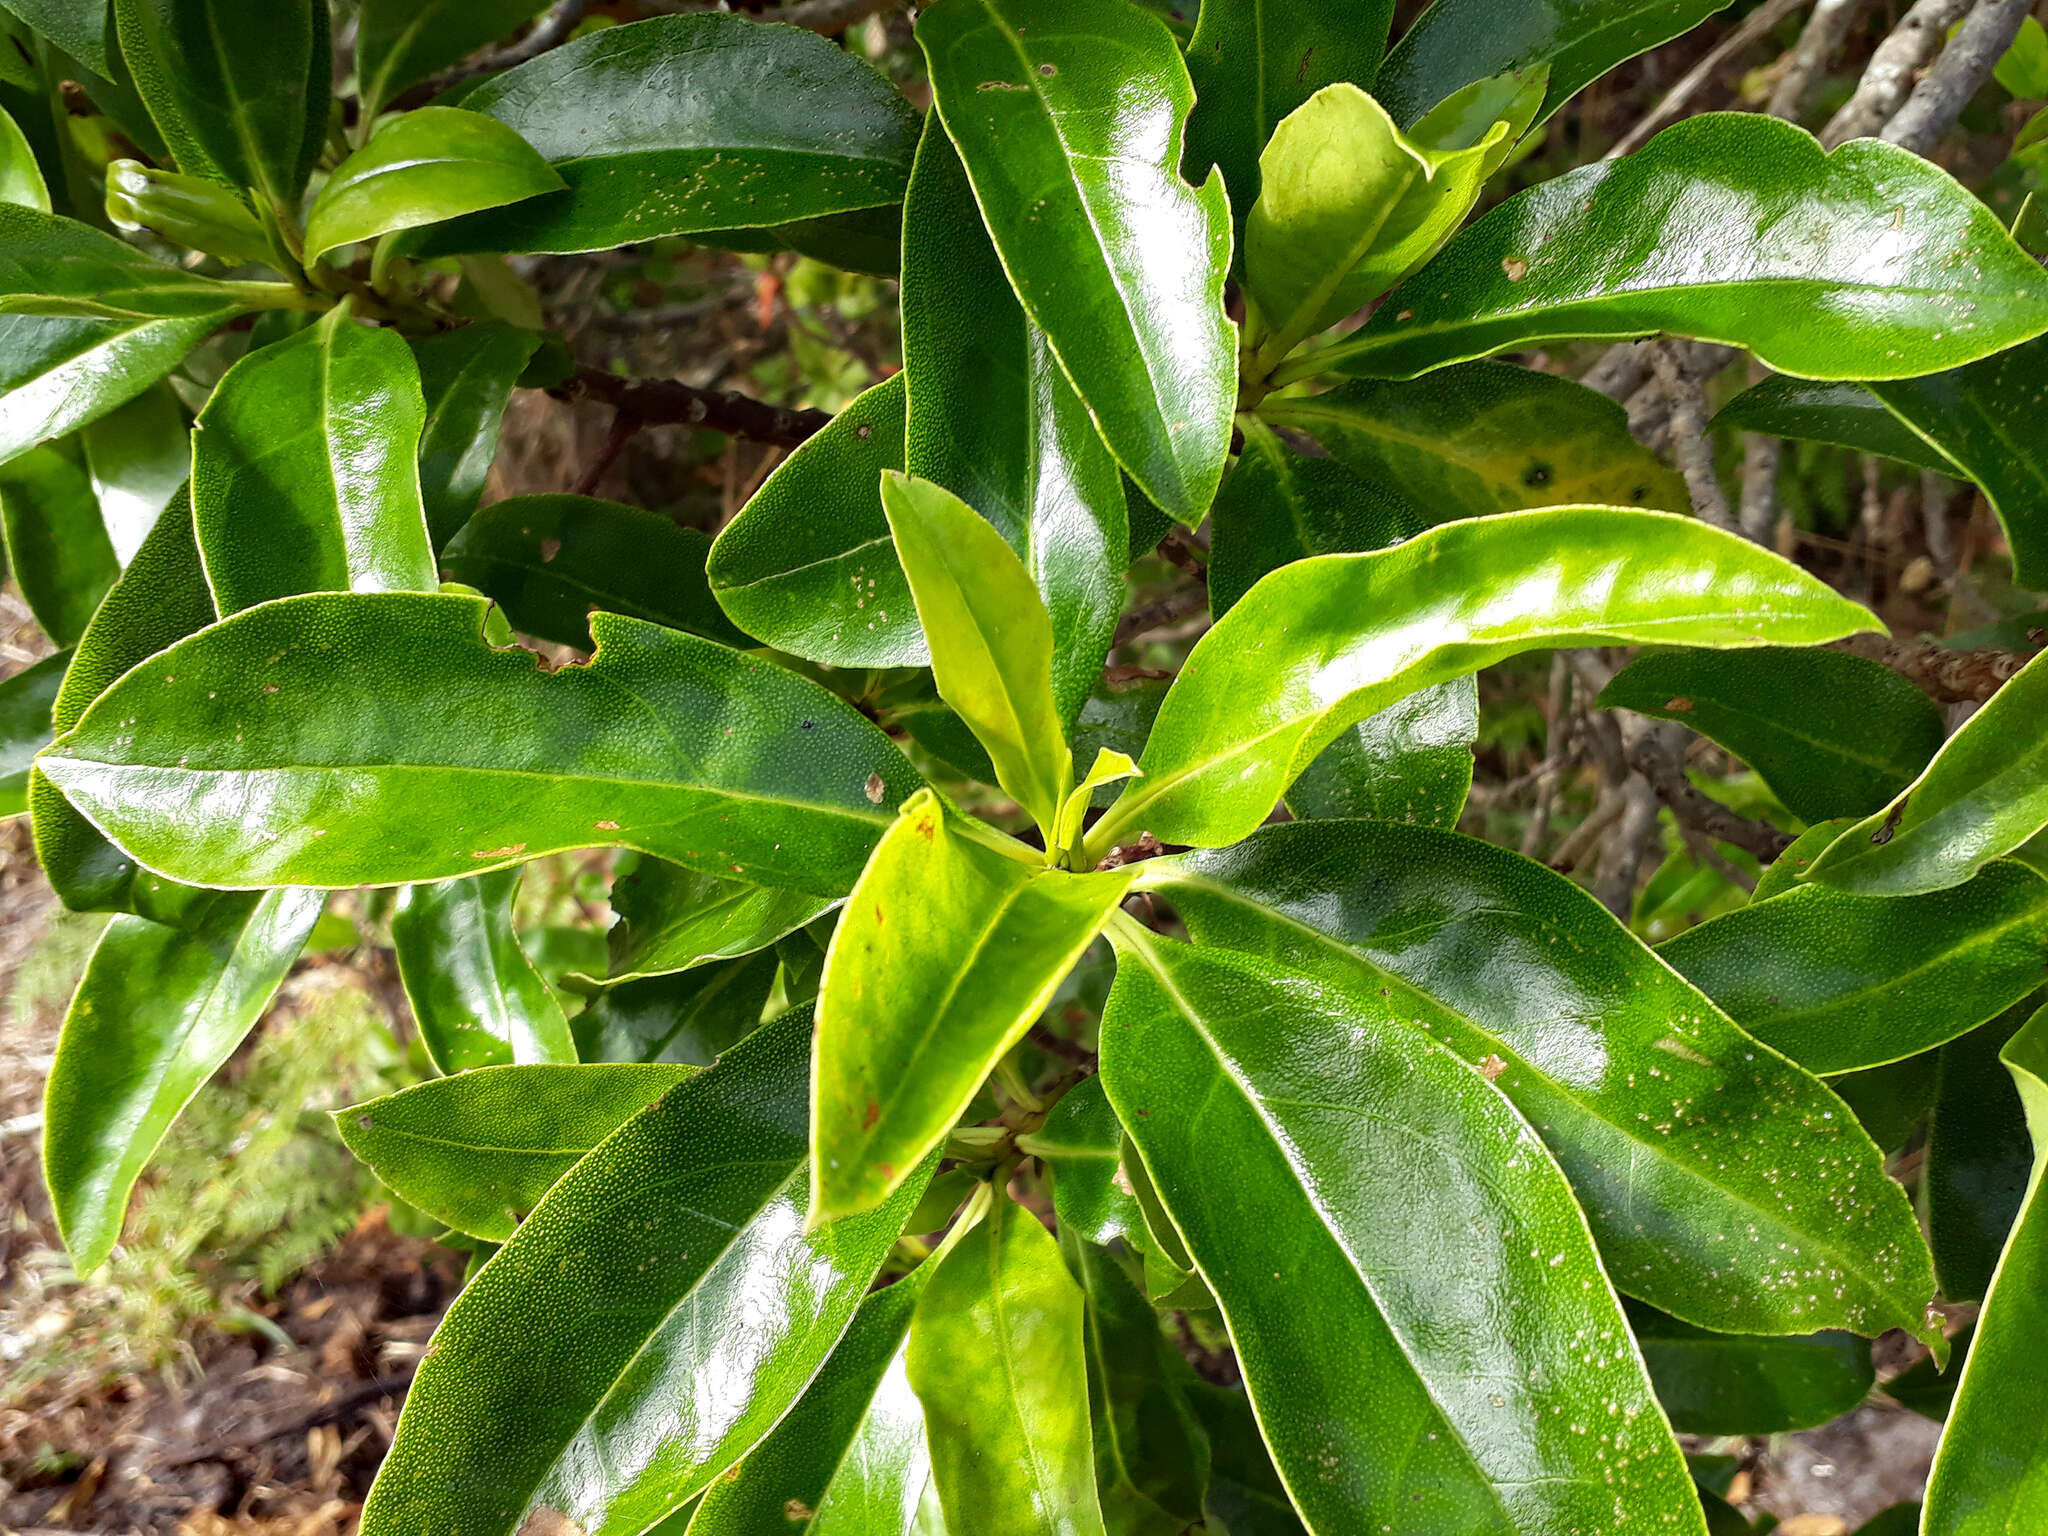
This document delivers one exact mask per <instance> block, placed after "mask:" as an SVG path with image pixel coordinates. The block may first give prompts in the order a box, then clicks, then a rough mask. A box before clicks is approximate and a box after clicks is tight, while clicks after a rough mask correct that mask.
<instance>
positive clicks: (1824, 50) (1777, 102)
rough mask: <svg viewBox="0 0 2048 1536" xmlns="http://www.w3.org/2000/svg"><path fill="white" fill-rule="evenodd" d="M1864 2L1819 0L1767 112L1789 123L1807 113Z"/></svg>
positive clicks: (1795, 46)
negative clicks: (1817, 83)
mask: <svg viewBox="0 0 2048 1536" xmlns="http://www.w3.org/2000/svg"><path fill="white" fill-rule="evenodd" d="M1863 5H1864V0H1820V3H1819V4H1818V5H1816V6H1814V8H1813V14H1812V15H1811V16H1809V17H1807V18H1806V30H1805V31H1803V32H1801V33H1800V34H1799V41H1798V43H1797V44H1796V45H1794V47H1793V49H1792V57H1791V59H1790V61H1789V62H1788V63H1787V64H1786V66H1785V73H1784V74H1782V75H1780V76H1779V77H1778V83H1777V85H1776V86H1774V87H1773V88H1772V90H1771V99H1770V103H1769V104H1768V105H1767V106H1766V107H1765V108H1764V110H1765V111H1766V112H1768V113H1770V114H1771V116H1773V117H1782V118H1784V119H1785V121H1786V122H1788V123H1796V122H1798V121H1799V119H1800V117H1801V116H1802V115H1803V114H1804V113H1805V111H1806V101H1807V97H1808V96H1809V95H1811V94H1812V91H1813V83H1814V81H1815V80H1817V79H1819V78H1820V76H1821V74H1822V72H1823V71H1825V70H1826V69H1827V67H1828V63H1829V61H1830V60H1832V59H1833V58H1834V56H1835V54H1836V52H1837V51H1838V50H1839V49H1840V48H1841V46H1842V39H1843V38H1844V37H1846V36H1848V33H1849V24H1850V23H1851V22H1853V21H1854V20H1855V19H1856V16H1857V13H1858V12H1859V11H1861V10H1862V9H1863Z"/></svg>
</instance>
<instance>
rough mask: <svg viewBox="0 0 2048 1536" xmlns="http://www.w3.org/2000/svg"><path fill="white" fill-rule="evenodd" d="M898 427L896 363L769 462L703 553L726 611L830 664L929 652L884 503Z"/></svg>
mask: <svg viewBox="0 0 2048 1536" xmlns="http://www.w3.org/2000/svg"><path fill="white" fill-rule="evenodd" d="M903 436H904V378H903V375H902V374H901V373H895V374H891V375H890V376H889V377H888V378H886V379H884V380H883V381H882V382H881V383H879V384H877V385H875V387H874V388H872V389H870V390H868V391H867V392H866V393H865V394H863V395H861V396H859V397H858V398H857V399H855V400H854V401H853V403H852V404H851V405H849V406H847V407H846V409H845V410H843V411H841V412H840V413H839V414H838V415H837V416H834V417H833V418H832V422H831V424H830V425H829V426H827V427H826V428H825V429H824V430H823V431H822V432H819V433H817V434H816V435H815V436H813V437H810V438H808V439H806V440H805V442H804V443H803V445H802V446H801V447H799V448H798V449H797V450H796V452H794V453H792V454H791V455H790V456H789V457H788V458H787V459H785V460H783V461H782V463H781V464H780V465H778V466H777V467H776V469H775V472H774V473H773V474H771V475H770V476H769V477H768V478H767V480H766V481H765V482H763V484H762V486H761V489H760V490H758V491H756V492H755V493H754V495H753V497H752V499H751V500H749V501H748V502H747V504H746V505H745V506H744V507H742V508H740V512H739V516H737V517H735V518H734V519H733V520H732V521H731V522H730V523H728V524H726V526H725V528H724V530H723V531H722V532H721V533H720V534H719V535H718V538H717V541H716V542H714V543H713V544H712V546H711V554H710V557H709V558H708V560H707V561H706V564H705V575H706V576H707V577H708V578H709V580H710V582H711V592H712V595H713V596H714V597H716V598H717V599H718V603H719V606H720V607H722V608H724V609H725V612H726V615H727V617H729V618H730V619H731V620H732V621H733V622H734V623H735V624H737V625H739V627H740V628H741V629H743V630H745V631H746V632H747V633H748V634H750V635H754V636H756V637H758V638H759V639H760V640H762V641H763V642H765V643H766V644H769V645H772V646H774V647H775V648H776V649H777V650H780V651H788V652H789V653H790V654H791V655H793V656H801V657H803V658H804V659H805V660H807V661H816V662H823V663H825V664H826V665H828V666H835V667H919V666H924V665H925V664H927V663H928V662H929V661H930V660H931V653H930V652H929V651H927V650H926V649H925V643H924V631H922V630H921V629H919V628H918V627H917V609H916V607H915V605H914V604H913V603H912V602H911V600H910V583H909V582H908V581H906V580H905V579H904V576H903V567H902V566H901V565H900V564H898V563H897V560H896V551H895V549H894V547H893V546H892V545H891V544H890V542H889V519H888V518H887V516H886V515H884V513H883V511H882V496H881V480H882V471H884V470H889V469H896V470H900V469H902V468H903Z"/></svg>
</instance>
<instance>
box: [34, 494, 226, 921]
mask: <svg viewBox="0 0 2048 1536" xmlns="http://www.w3.org/2000/svg"><path fill="white" fill-rule="evenodd" d="M215 617H216V615H215V613H214V610H213V595H212V593H210V592H209V591H208V590H207V587H206V572H205V570H204V568H203V567H202V566H201V565H200V563H199V548H198V545H197V544H196V543H194V541H193V538H192V506H191V501H190V499H189V497H188V496H187V495H186V494H185V493H184V492H182V491H181V492H179V493H178V494H177V495H176V496H175V497H174V498H173V499H172V501H171V504H170V506H169V507H167V508H166V509H165V510H164V512H163V514H162V515H161V516H160V517H158V519H157V521H156V525H155V526H154V527H152V528H151V529H150V531H149V534H148V535H147V537H145V538H144V539H143V541H142V547H141V548H140V549H139V550H137V551H136V553H135V558H134V559H133V560H131V561H129V562H128V569H127V570H125V571H123V572H122V573H121V576H120V578H119V579H118V580H117V581H116V582H115V583H114V585H113V587H112V588H111V589H109V591H108V593H107V596H106V598H105V600H104V601H102V602H101V604H100V606H99V609H98V610H97V611H96V612H95V613H94V614H93V620H92V623H90V624H88V625H87V626H86V630H85V635H84V637H83V638H82V639H80V641H79V642H78V649H77V650H76V651H75V652H74V653H73V655H72V660H71V670H70V671H69V672H68V673H67V674H66V675H65V678H64V686H63V688H62V689H61V690H60V691H59V692H58V694H57V701H56V707H55V709H54V711H53V712H52V723H53V725H54V728H55V733H56V734H57V735H60V736H61V735H62V734H64V733H65V732H66V731H68V730H70V729H71V728H72V727H73V726H75V725H77V724H78V721H79V718H80V717H81V716H82V715H84V713H85V710H86V706H87V705H89V704H91V703H92V701H93V700H94V699H96V698H98V697H99V696H100V694H102V693H104V692H105V691H106V690H107V689H108V688H109V687H110V686H112V684H113V683H114V682H115V681H116V680H117V679H118V678H120V677H121V675H122V674H123V673H125V672H126V671H128V669H129V668H130V667H132V666H134V665H135V664H136V663H137V662H139V661H141V660H143V659H144V658H145V657H148V656H151V655H153V654H155V653H156V652H157V651H160V650H162V649H163V648H164V647H165V646H168V645H171V644H173V643H174V642H176V641H179V640H182V639H183V638H184V637H185V636H187V635H189V634H192V633H193V632H194V631H196V630H200V629H204V628H205V627H206V626H207V625H209V624H211V623H212V622H213V621H214V619H215ZM28 797H29V807H30V810H31V812H32V813H33V817H34V822H35V838H36V862H37V863H39V864H41V865H42V867H43V873H44V875H45V876H46V877H47V878H48V879H49V881H50V885H51V887H52V889H54V890H55V891H56V892H57V894H58V896H59V897H61V898H62V899H63V902H64V904H65V905H66V906H68V907H71V908H74V909H76V910H81V911H127V910H130V909H131V908H136V907H140V908H141V909H142V911H143V915H144V916H162V915H165V914H162V913H159V912H156V911H154V910H153V908H152V903H151V898H152V897H153V895H154V894H155V891H154V887H156V886H159V885H168V884H169V883H170V882H165V881H160V880H159V879H158V878H157V877H155V876H153V875H148V874H144V875H142V876H141V878H140V879H139V880H138V878H137V869H136V864H135V861H134V860H133V859H131V858H129V857H128V855H126V854H125V853H123V852H121V850H120V849H118V848H116V847H115V846H114V845H113V844H112V843H110V842H108V841H107V839H106V838H105V837H104V836H103V835H102V834H101V833H100V830H99V829H98V828H97V827H95V826H94V825H93V824H92V823H91V822H89V821H87V820H86V819H85V818H84V817H83V816H81V815H80V814H79V813H78V812H77V811H76V810H74V809H73V808H72V805H71V802H70V801H68V800H66V799H65V798H64V796H63V795H62V794H60V793H59V792H58V790H57V788H56V786H55V785H53V784H51V783H50V781H49V779H48V778H47V777H45V776H44V774H43V773H42V771H41V769H40V768H37V769H35V770H34V771H32V772H31V773H30V775H29V788H28ZM138 898H140V899H139V900H138Z"/></svg>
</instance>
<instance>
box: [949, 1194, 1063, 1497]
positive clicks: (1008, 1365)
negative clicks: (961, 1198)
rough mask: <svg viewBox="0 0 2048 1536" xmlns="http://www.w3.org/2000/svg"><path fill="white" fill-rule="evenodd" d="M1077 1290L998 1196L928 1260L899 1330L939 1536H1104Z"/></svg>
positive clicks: (1028, 1222)
mask: <svg viewBox="0 0 2048 1536" xmlns="http://www.w3.org/2000/svg"><path fill="white" fill-rule="evenodd" d="M1082 1314H1083V1302H1082V1296H1081V1288H1080V1287H1079V1286H1078V1285H1076V1284H1075V1283H1074V1281H1073V1279H1072V1277H1070V1276H1069V1275H1068V1274H1067V1267H1066V1265H1065V1264H1063V1263H1062V1262H1061V1261H1060V1250H1059V1245H1058V1244H1057V1243H1055V1242H1054V1241H1053V1240H1052V1237H1051V1235H1050V1234H1048V1233H1047V1232H1046V1230H1045V1228H1044V1227H1042V1226H1040V1225H1039V1224H1038V1218H1037V1217H1036V1216H1033V1215H1032V1214H1031V1213H1030V1212H1029V1211H1027V1210H1025V1209H1024V1208H1023V1207H1021V1206H1019V1205H1017V1204H1016V1203H1015V1202H1013V1201H1012V1200H1010V1199H1009V1198H1008V1197H1007V1196H1006V1195H1003V1194H1001V1193H1000V1192H998V1193H997V1195H996V1198H995V1201H994V1204H993V1206H992V1207H991V1209H990V1210H989V1213H988V1216H987V1217H986V1219H984V1220H982V1221H979V1222H976V1223H975V1225H974V1226H973V1228H972V1229H971V1230H969V1231H968V1232H967V1234H966V1235H965V1236H964V1237H962V1238H961V1239H960V1240H959V1242H958V1243H957V1244H956V1245H955V1246H954V1248H953V1251H952V1252H951V1253H948V1254H947V1255H946V1256H945V1257H944V1258H943V1259H942V1260H940V1262H939V1266H938V1271H937V1273H936V1274H934V1275H933V1276H932V1278H931V1279H930V1280H929V1281H928V1282H927V1283H926V1285H925V1291H924V1295H923V1296H922V1297H921V1298H919V1300H918V1304H917V1315H916V1316H915V1318H913V1319H912V1321H911V1325H910V1346H909V1367H910V1384H911V1386H912V1387H913V1388H915V1389H916V1392H917V1395H918V1397H919V1398H920V1399H921V1400H922V1401H923V1403H924V1422H925V1433H926V1435H927V1436H928V1437H929V1440H930V1443H931V1459H932V1481H933V1482H934V1483H935V1484H936V1486H937V1487H938V1490H939V1501H940V1503H941V1505H943V1506H944V1509H945V1512H946V1526H947V1529H949V1530H952V1531H959V1532H969V1531H971V1532H973V1533H974V1536H1103V1524H1102V1509H1101V1506H1100V1505H1099V1504H1098V1503H1097V1502H1096V1495H1095V1467H1094V1462H1093V1459H1092V1457H1091V1454H1090V1449H1089V1436H1088V1368H1087V1362H1086V1357H1085V1355H1084V1353H1083V1349H1082V1342H1081V1338H1082Z"/></svg>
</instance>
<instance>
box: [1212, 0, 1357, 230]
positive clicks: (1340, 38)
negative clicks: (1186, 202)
mask: <svg viewBox="0 0 2048 1536" xmlns="http://www.w3.org/2000/svg"><path fill="white" fill-rule="evenodd" d="M1393 16H1394V6H1393V0H1364V3H1363V4H1350V3H1342V0H1211V3H1209V4H1207V5H1205V6H1203V8H1202V9H1201V10H1200V12H1198V13H1197V15H1196V17H1195V35H1194V39H1193V41H1191V42H1190V43H1189V44H1188V49H1187V55H1188V76H1189V78H1190V79H1191V80H1192V81H1193V82H1194V87H1195V109H1194V111H1193V112H1191V113H1190V114H1189V115H1188V134H1187V138H1188V146H1187V153H1186V155H1185V156H1184V157H1183V158H1182V160H1181V172H1182V174H1183V175H1184V176H1186V177H1187V179H1188V180H1189V181H1190V182H1200V181H1202V180H1204V179H1206V178H1207V176H1208V174H1209V167H1210V166H1212V165H1215V166H1220V167H1221V168H1222V171H1223V182H1224V186H1225V188H1226V189H1227V190H1228V192H1229V194H1230V208H1231V212H1232V213H1233V214H1234V215H1235V222H1236V224H1237V226H1238V228H1239V230H1240V232H1242V230H1243V227H1244V218H1245V214H1246V213H1247V212H1249V211H1250V209H1251V207H1252V205H1253V204H1254V203H1256V202H1257V201H1258V199H1259V151H1260V150H1262V149H1264V148H1265V147H1266V143H1267V141H1268V140H1270V139H1271V138H1272V137H1273V130H1274V129H1275V128H1277V127H1279V126H1280V122H1281V120H1282V119H1283V118H1285V117H1286V116H1287V115H1288V114H1289V113H1290V112H1292V111H1294V110H1295V108H1297V107H1299V106H1300V105H1301V104H1302V103H1303V102H1305V101H1307V100H1308V99H1309V98H1310V97H1311V96H1313V95H1315V93H1316V92H1317V91H1319V90H1321V89H1322V88H1323V87H1324V86H1326V85H1332V84H1334V83H1336V82H1337V81H1339V80H1348V81H1350V82H1352V83H1353V84H1355V85H1362V86H1367V87H1370V86H1371V84H1372V81H1373V75H1374V74H1375V73H1376V72H1377V71H1378V69H1379V66H1380V58H1381V56H1382V55H1383V54H1385V52H1386V51H1387V28H1388V26H1389V24H1390V23H1391V22H1392V21H1393Z"/></svg>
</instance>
